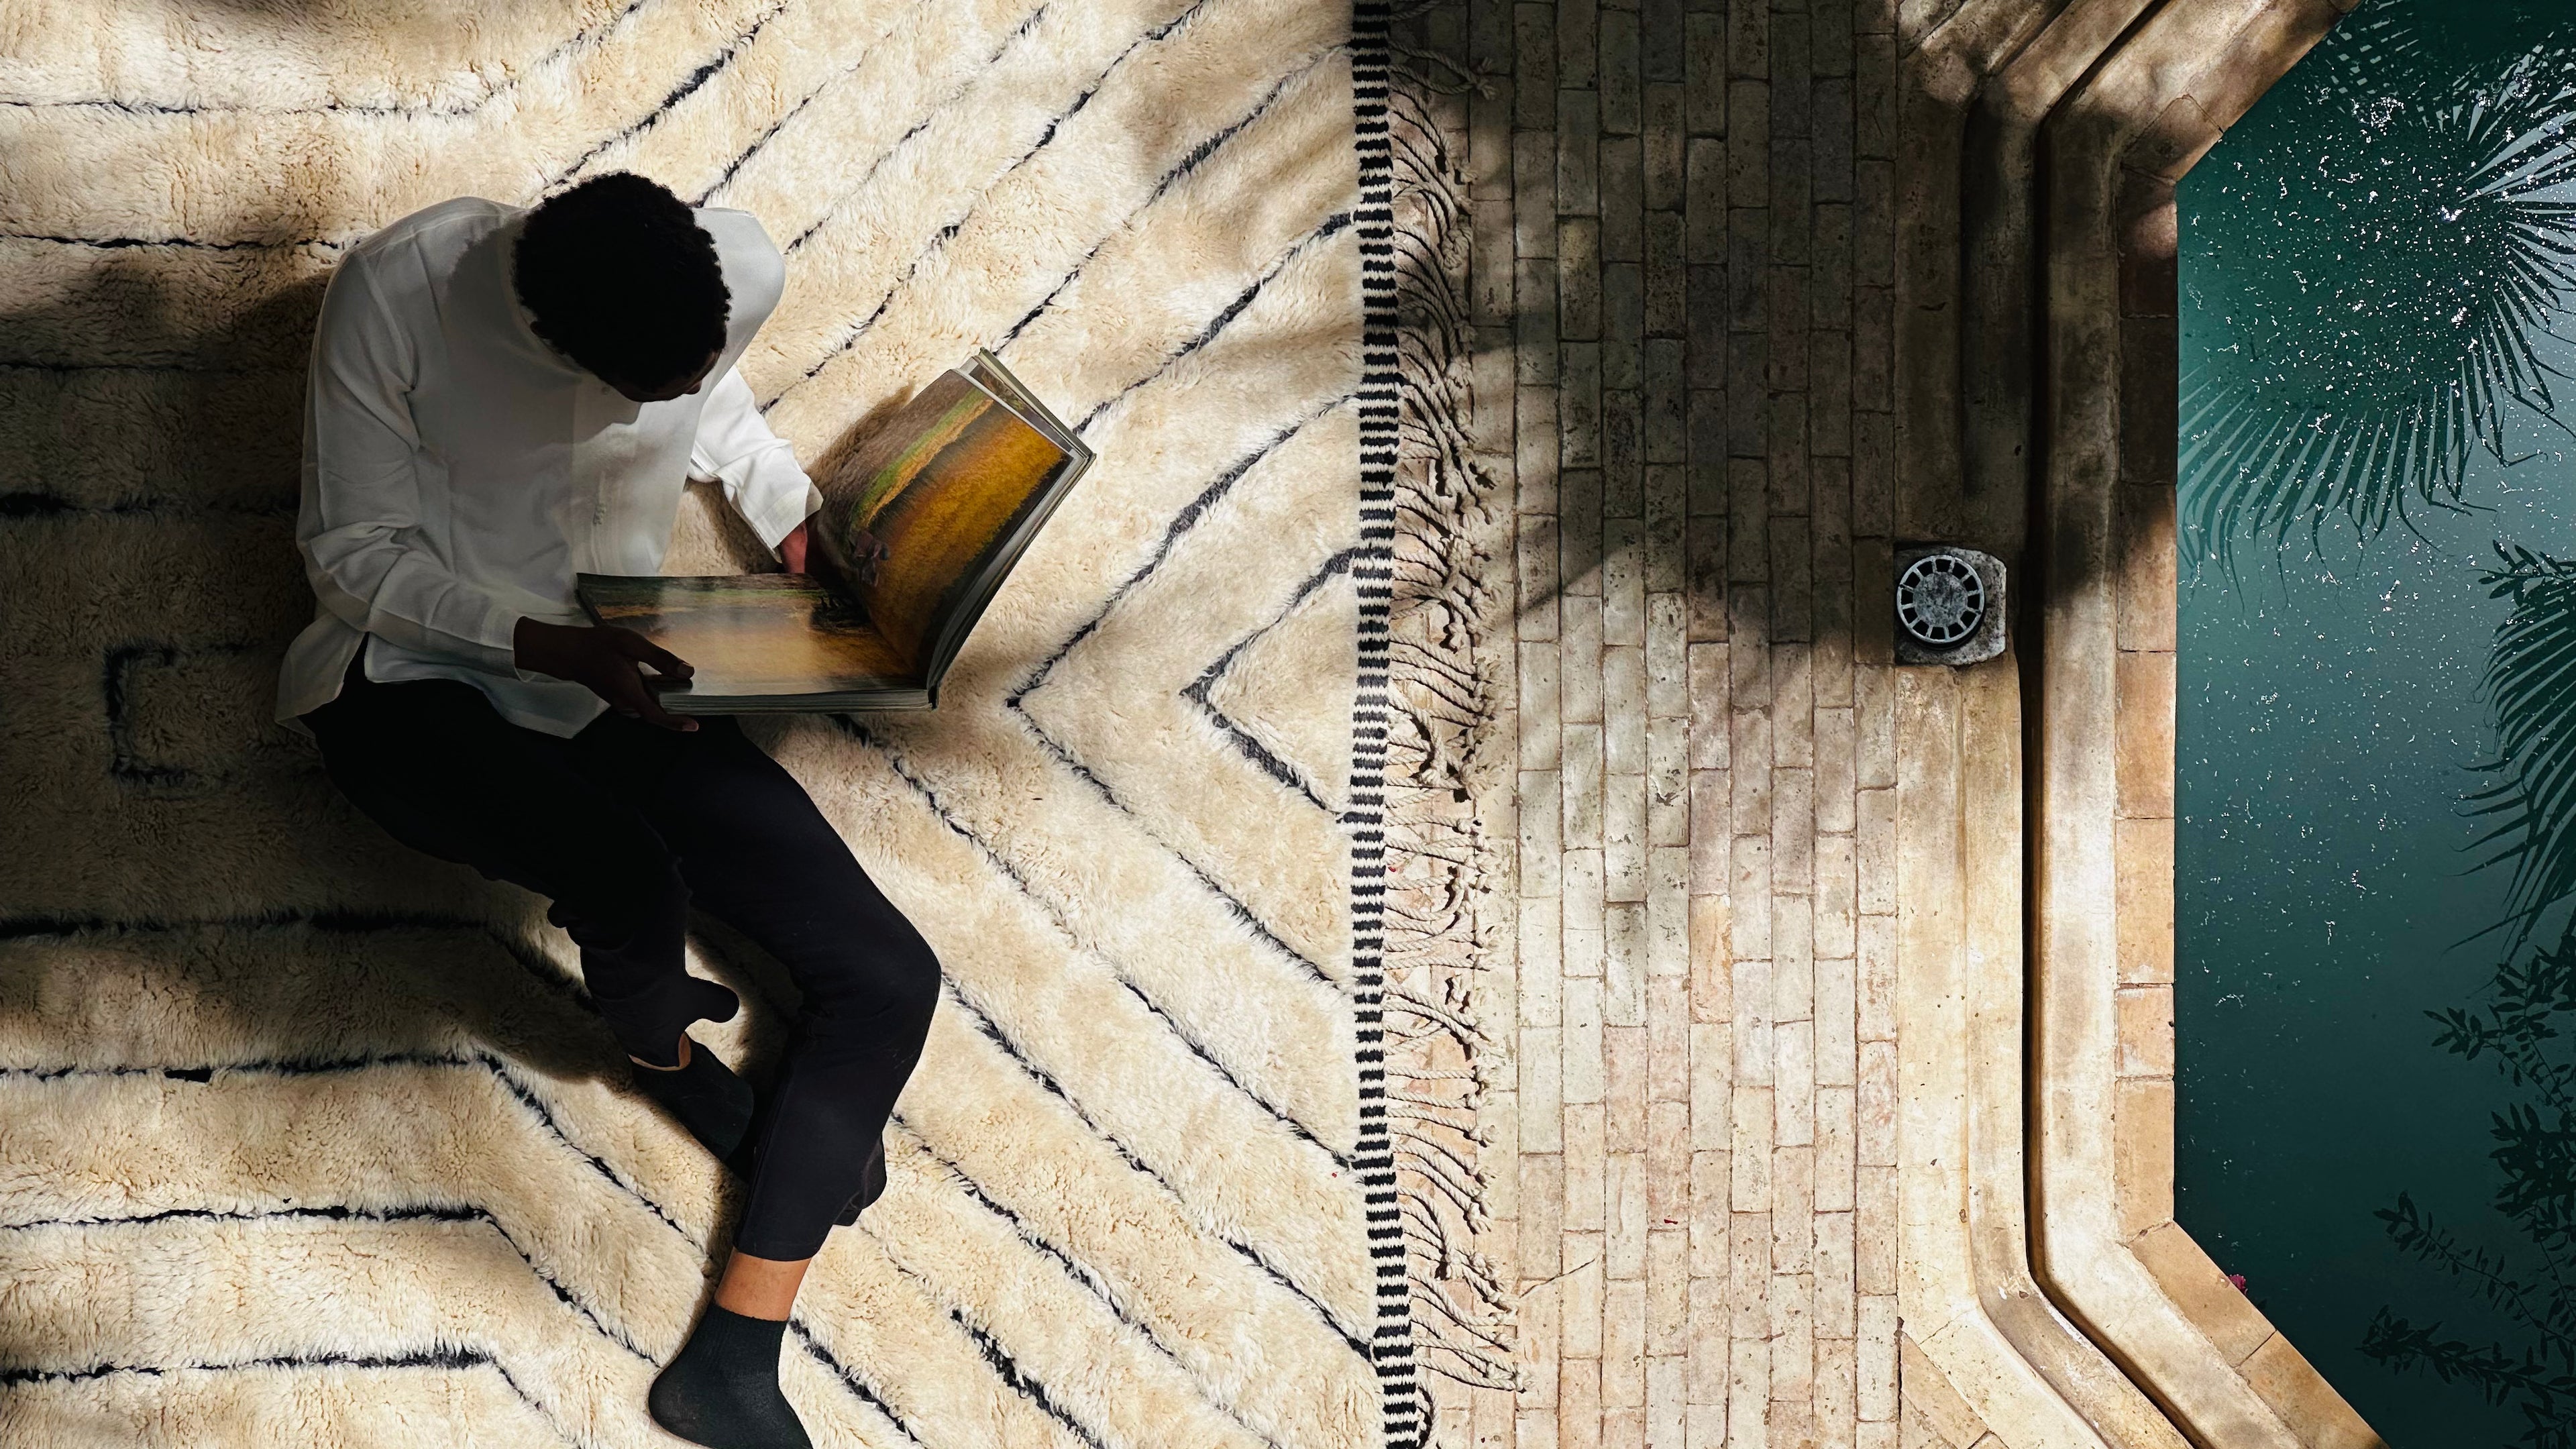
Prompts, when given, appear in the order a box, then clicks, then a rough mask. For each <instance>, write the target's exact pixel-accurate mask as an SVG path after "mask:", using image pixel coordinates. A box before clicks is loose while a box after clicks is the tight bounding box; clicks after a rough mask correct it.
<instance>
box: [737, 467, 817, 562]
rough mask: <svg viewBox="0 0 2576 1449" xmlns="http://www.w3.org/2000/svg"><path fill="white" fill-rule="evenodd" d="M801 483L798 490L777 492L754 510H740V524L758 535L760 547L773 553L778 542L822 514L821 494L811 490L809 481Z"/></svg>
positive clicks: (780, 490)
mask: <svg viewBox="0 0 2576 1449" xmlns="http://www.w3.org/2000/svg"><path fill="white" fill-rule="evenodd" d="M802 481H803V482H804V485H805V486H804V487H802V488H781V489H778V490H776V491H774V492H772V493H770V494H769V496H768V498H767V499H765V500H763V503H762V505H761V506H760V507H758V508H757V509H745V510H743V521H744V522H745V523H748V524H750V525H751V529H752V532H754V533H756V534H758V535H760V546H761V547H763V548H766V549H769V550H772V551H773V552H774V551H776V549H777V548H778V541H779V540H780V539H782V538H785V537H786V536H787V535H788V534H790V533H793V532H794V531H795V530H796V525H798V524H800V523H803V522H804V521H805V520H806V519H808V518H811V517H813V516H814V515H815V514H816V513H818V512H820V511H821V510H822V507H823V490H821V489H819V488H817V487H815V486H814V483H813V480H812V479H804V480H802Z"/></svg>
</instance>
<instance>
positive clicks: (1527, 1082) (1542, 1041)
mask: <svg viewBox="0 0 2576 1449" xmlns="http://www.w3.org/2000/svg"><path fill="white" fill-rule="evenodd" d="M1520 1046H1521V1049H1520V1054H1519V1059H1518V1063H1517V1065H1518V1066H1519V1069H1520V1084H1519V1085H1520V1134H1521V1151H1523V1152H1557V1151H1562V1150H1563V1148H1564V1145H1565V1132H1564V1126H1563V1123H1564V1117H1565V1030H1564V1028H1562V1027H1554V1026H1525V1027H1522V1028H1521V1034H1520Z"/></svg>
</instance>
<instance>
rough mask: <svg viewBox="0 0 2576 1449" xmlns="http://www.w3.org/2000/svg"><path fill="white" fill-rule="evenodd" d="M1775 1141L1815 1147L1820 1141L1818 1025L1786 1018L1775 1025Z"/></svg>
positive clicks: (1793, 1145)
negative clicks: (1817, 1138)
mask: <svg viewBox="0 0 2576 1449" xmlns="http://www.w3.org/2000/svg"><path fill="white" fill-rule="evenodd" d="M1771 1041H1772V1048H1771V1050H1772V1060H1771V1082H1772V1087H1773V1097H1772V1102H1773V1108H1774V1110H1775V1111H1776V1112H1777V1113H1778V1114H1779V1115H1778V1120H1777V1122H1776V1123H1775V1125H1774V1126H1773V1128H1772V1133H1773V1136H1772V1140H1773V1141H1774V1142H1776V1143H1778V1144H1779V1145H1780V1146H1782V1147H1812V1146H1813V1145H1815V1140H1816V1024H1815V1023H1814V1022H1812V1021H1784V1022H1781V1023H1779V1024H1777V1025H1776V1026H1774V1027H1772V1028H1771Z"/></svg>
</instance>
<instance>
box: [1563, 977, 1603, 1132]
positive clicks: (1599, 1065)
mask: <svg viewBox="0 0 2576 1449" xmlns="http://www.w3.org/2000/svg"><path fill="white" fill-rule="evenodd" d="M1601 1030H1602V1028H1601V983H1600V982H1598V981H1595V980H1593V979H1591V978H1589V977H1583V976H1569V977H1567V978H1566V979H1565V1026H1564V1028H1563V1031H1564V1035H1563V1036H1562V1038H1560V1044H1559V1047H1558V1052H1559V1055H1560V1059H1561V1060H1562V1061H1563V1062H1564V1063H1565V1069H1564V1085H1563V1087H1562V1089H1561V1090H1562V1091H1563V1093H1564V1098H1565V1101H1566V1102H1567V1103H1568V1104H1569V1105H1571V1104H1574V1103H1578V1102H1590V1103H1597V1102H1600V1101H1601V1100H1602V1099H1603V1098H1604V1097H1606V1096H1607V1095H1608V1094H1609V1069H1608V1068H1607V1066H1606V1065H1604V1063H1603V1061H1602V1059H1601Z"/></svg>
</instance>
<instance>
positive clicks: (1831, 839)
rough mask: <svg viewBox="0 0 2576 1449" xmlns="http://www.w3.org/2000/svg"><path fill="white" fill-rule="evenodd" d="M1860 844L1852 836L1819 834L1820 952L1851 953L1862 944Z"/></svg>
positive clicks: (1817, 908) (1817, 902)
mask: <svg viewBox="0 0 2576 1449" xmlns="http://www.w3.org/2000/svg"><path fill="white" fill-rule="evenodd" d="M1859 871H1860V862H1859V844H1858V842H1857V841H1855V840H1853V839H1852V837H1850V836H1848V835H1819V836H1817V837H1816V864H1815V873H1816V890H1815V896H1814V901H1815V912H1816V954H1817V955H1819V956H1850V955H1852V954H1854V953H1855V952H1857V951H1858V950H1859V949H1860V947H1859V943H1858V941H1857V940H1856V939H1855V936H1854V933H1855V932H1857V931H1858V930H1859V928H1860V898H1859V888H1860V876H1859Z"/></svg>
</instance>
